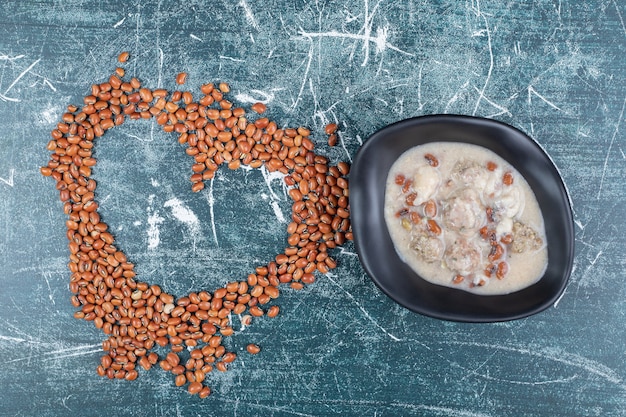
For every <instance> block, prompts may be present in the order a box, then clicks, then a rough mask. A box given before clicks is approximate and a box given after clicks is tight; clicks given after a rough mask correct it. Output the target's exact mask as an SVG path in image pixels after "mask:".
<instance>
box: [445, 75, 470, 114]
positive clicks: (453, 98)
mask: <svg viewBox="0 0 626 417" xmlns="http://www.w3.org/2000/svg"><path fill="white" fill-rule="evenodd" d="M468 85H469V81H465V82H464V83H463V85H462V86H461V88H459V90H458V91H457V92H456V93H454V95H453V96H452V97H451V98H450V100H448V102H447V103H446V107H445V108H444V109H443V113H448V110H449V109H450V107H452V105H453V104H454V103H456V101H457V100H458V99H459V97H460V96H461V93H462V92H463V91H464V90H465V89H466V88H467V86H468Z"/></svg>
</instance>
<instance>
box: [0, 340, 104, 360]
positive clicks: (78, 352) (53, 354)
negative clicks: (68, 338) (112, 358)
mask: <svg viewBox="0 0 626 417" xmlns="http://www.w3.org/2000/svg"><path fill="white" fill-rule="evenodd" d="M3 337H4V336H0V339H2V338H3ZM24 342H28V341H27V340H24ZM97 352H100V353H102V344H101V343H96V344H93V345H79V346H73V347H69V348H62V349H55V350H51V351H45V352H41V353H38V354H37V355H34V356H32V355H29V356H24V357H19V358H15V359H11V360H9V361H6V362H5V363H15V362H23V361H30V360H32V359H35V358H36V359H38V360H40V361H42V362H49V361H53V360H58V359H63V358H70V357H74V356H85V355H90V354H92V353H97Z"/></svg>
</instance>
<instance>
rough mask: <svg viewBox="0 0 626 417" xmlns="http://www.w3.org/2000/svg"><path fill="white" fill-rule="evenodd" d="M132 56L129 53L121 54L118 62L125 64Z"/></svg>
mask: <svg viewBox="0 0 626 417" xmlns="http://www.w3.org/2000/svg"><path fill="white" fill-rule="evenodd" d="M129 56H130V54H129V53H128V52H122V53H121V54H119V55H118V56H117V60H118V62H121V63H124V62H126V61H128V57H129Z"/></svg>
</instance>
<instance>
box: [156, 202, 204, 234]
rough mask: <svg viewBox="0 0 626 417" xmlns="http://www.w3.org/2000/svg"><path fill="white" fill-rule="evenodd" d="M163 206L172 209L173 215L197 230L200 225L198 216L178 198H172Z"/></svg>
mask: <svg viewBox="0 0 626 417" xmlns="http://www.w3.org/2000/svg"><path fill="white" fill-rule="evenodd" d="M163 207H167V208H169V209H170V210H171V211H172V215H173V216H174V217H175V218H176V219H177V220H178V221H180V222H183V223H185V224H186V225H187V226H188V227H189V228H190V229H191V230H192V231H194V232H197V231H198V229H199V227H200V221H199V220H198V216H196V214H195V213H194V212H193V211H192V210H191V209H190V208H189V207H187V206H185V205H184V204H183V202H182V201H180V200H179V199H178V198H176V197H174V198H170V199H169V200H167V201H166V202H165V203H164V204H163Z"/></svg>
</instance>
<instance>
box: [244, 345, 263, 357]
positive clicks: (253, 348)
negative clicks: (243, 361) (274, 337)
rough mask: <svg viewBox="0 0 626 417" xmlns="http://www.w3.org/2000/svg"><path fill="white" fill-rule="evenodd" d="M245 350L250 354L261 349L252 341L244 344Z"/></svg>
mask: <svg viewBox="0 0 626 417" xmlns="http://www.w3.org/2000/svg"><path fill="white" fill-rule="evenodd" d="M246 350H247V351H248V353H250V354H251V355H256V354H257V353H259V352H260V351H261V348H260V347H259V346H258V345H255V344H254V343H250V344H249V345H248V346H246Z"/></svg>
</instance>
